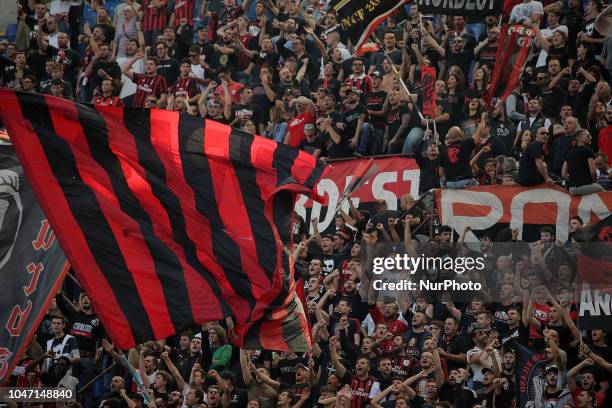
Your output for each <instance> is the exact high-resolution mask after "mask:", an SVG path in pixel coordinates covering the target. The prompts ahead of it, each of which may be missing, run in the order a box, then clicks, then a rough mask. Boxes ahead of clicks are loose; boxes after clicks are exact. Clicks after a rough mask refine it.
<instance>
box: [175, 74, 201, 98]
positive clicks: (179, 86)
mask: <svg viewBox="0 0 612 408" xmlns="http://www.w3.org/2000/svg"><path fill="white" fill-rule="evenodd" d="M199 92H200V90H199V89H198V85H197V84H196V81H195V79H194V78H191V77H187V78H178V79H177V80H176V82H175V83H174V85H172V88H170V93H171V94H172V95H174V96H187V97H189V98H192V97H193V96H195V95H197V94H198V93H199Z"/></svg>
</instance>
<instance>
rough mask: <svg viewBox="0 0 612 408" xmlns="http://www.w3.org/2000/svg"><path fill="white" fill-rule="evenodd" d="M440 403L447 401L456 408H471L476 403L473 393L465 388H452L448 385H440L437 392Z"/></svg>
mask: <svg viewBox="0 0 612 408" xmlns="http://www.w3.org/2000/svg"><path fill="white" fill-rule="evenodd" d="M438 397H439V398H440V401H447V402H450V403H451V404H454V405H456V406H457V408H471V407H472V405H474V402H475V401H476V397H475V396H474V392H473V391H472V390H469V389H467V388H461V387H459V386H456V385H455V386H452V385H450V384H449V383H444V384H442V387H440V389H439V390H438Z"/></svg>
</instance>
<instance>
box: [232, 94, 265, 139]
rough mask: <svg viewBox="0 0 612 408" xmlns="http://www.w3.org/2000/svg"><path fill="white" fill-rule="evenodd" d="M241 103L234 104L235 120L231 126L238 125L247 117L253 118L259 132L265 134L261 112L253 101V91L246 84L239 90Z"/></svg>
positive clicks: (233, 113)
mask: <svg viewBox="0 0 612 408" xmlns="http://www.w3.org/2000/svg"><path fill="white" fill-rule="evenodd" d="M238 97H239V98H240V103H237V104H235V105H233V106H232V117H233V120H232V122H231V123H230V126H234V127H238V126H240V123H241V122H242V121H244V120H246V119H249V120H252V121H253V123H254V124H255V126H256V127H257V131H258V133H259V134H263V131H264V126H263V121H262V120H261V113H260V111H259V109H258V108H257V106H255V104H254V103H253V91H252V90H251V88H249V87H247V86H245V87H242V88H240V90H239V91H238Z"/></svg>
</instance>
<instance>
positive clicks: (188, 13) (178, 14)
mask: <svg viewBox="0 0 612 408" xmlns="http://www.w3.org/2000/svg"><path fill="white" fill-rule="evenodd" d="M194 8H195V0H175V2H174V11H173V14H174V28H178V27H179V25H180V24H181V20H182V19H187V23H188V24H189V25H191V23H192V22H193V10H194Z"/></svg>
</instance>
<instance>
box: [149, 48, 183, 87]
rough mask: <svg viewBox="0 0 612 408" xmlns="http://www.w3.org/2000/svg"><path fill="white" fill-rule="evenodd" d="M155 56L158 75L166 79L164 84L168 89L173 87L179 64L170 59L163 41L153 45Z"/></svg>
mask: <svg viewBox="0 0 612 408" xmlns="http://www.w3.org/2000/svg"><path fill="white" fill-rule="evenodd" d="M155 54H157V57H158V58H159V65H158V66H157V73H158V75H161V76H163V77H164V78H166V83H167V84H168V86H169V87H170V86H172V85H174V83H175V82H176V78H178V75H179V67H180V64H179V62H178V61H177V60H175V59H174V58H170V56H169V55H168V46H167V45H166V43H165V42H164V41H158V42H157V43H156V44H155Z"/></svg>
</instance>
